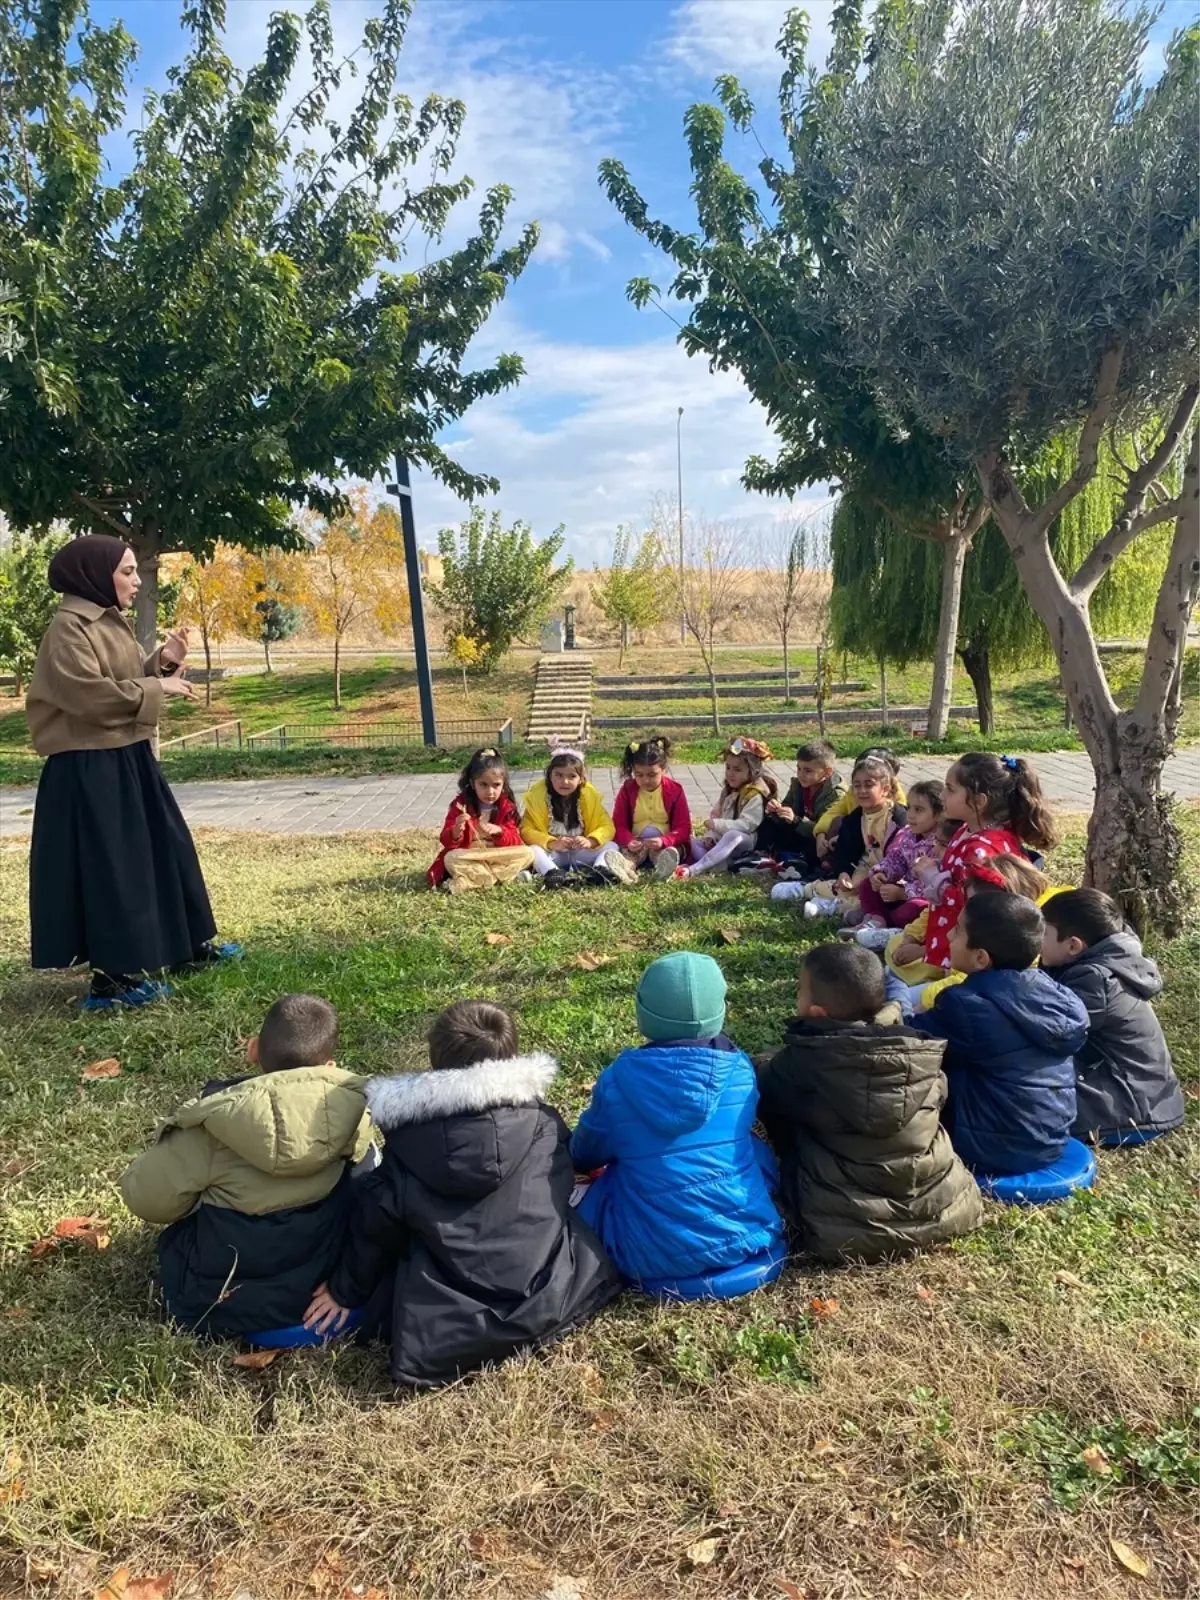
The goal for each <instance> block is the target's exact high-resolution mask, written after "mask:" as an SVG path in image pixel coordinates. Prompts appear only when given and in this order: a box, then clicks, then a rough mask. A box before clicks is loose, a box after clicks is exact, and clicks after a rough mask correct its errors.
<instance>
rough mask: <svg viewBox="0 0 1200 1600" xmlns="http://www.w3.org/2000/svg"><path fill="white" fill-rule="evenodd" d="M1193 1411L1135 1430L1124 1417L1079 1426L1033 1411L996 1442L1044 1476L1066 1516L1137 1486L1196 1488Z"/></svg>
mask: <svg viewBox="0 0 1200 1600" xmlns="http://www.w3.org/2000/svg"><path fill="white" fill-rule="evenodd" d="M1197 1417H1200V1408H1194V1409H1193V1411H1192V1415H1191V1417H1190V1418H1189V1419H1187V1420H1183V1419H1181V1420H1179V1421H1177V1422H1175V1423H1168V1424H1166V1425H1165V1426H1163V1425H1159V1426H1158V1427H1156V1428H1137V1427H1134V1426H1132V1425H1131V1424H1129V1423H1127V1422H1126V1421H1125V1420H1124V1419H1123V1418H1120V1417H1118V1418H1116V1419H1109V1418H1105V1419H1104V1420H1103V1421H1100V1422H1093V1423H1088V1424H1086V1425H1082V1426H1081V1425H1079V1424H1076V1423H1074V1422H1073V1421H1072V1420H1071V1418H1069V1417H1066V1416H1063V1415H1062V1413H1061V1412H1057V1411H1035V1412H1034V1413H1033V1415H1032V1416H1031V1417H1029V1418H1028V1419H1027V1420H1026V1421H1025V1423H1024V1424H1023V1425H1022V1426H1021V1427H1020V1428H1019V1429H1017V1430H1016V1431H1014V1432H1012V1433H1007V1434H1003V1435H1001V1439H1000V1443H1001V1444H1002V1445H1003V1446H1004V1448H1005V1449H1008V1450H1011V1451H1012V1452H1013V1453H1014V1454H1017V1455H1024V1456H1029V1457H1031V1458H1032V1459H1033V1460H1034V1461H1036V1462H1037V1463H1038V1464H1039V1466H1041V1467H1043V1468H1044V1469H1045V1471H1046V1475H1047V1478H1048V1479H1049V1483H1050V1493H1051V1495H1052V1497H1053V1499H1054V1503H1055V1504H1056V1505H1059V1506H1062V1507H1063V1509H1064V1510H1065V1511H1077V1510H1078V1509H1079V1507H1080V1505H1081V1504H1082V1503H1083V1502H1084V1501H1085V1500H1088V1499H1093V1498H1095V1497H1097V1496H1099V1495H1103V1494H1106V1493H1110V1492H1111V1491H1112V1490H1113V1489H1118V1488H1121V1487H1127V1486H1128V1485H1130V1484H1132V1483H1141V1484H1145V1485H1147V1486H1149V1487H1161V1488H1164V1489H1185V1490H1187V1489H1191V1490H1195V1489H1197V1488H1200V1442H1198V1439H1197V1428H1196V1419H1197Z"/></svg>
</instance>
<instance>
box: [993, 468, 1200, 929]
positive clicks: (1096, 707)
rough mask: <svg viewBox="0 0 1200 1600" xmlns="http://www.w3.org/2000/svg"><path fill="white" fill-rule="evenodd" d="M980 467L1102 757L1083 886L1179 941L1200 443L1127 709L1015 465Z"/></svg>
mask: <svg viewBox="0 0 1200 1600" xmlns="http://www.w3.org/2000/svg"><path fill="white" fill-rule="evenodd" d="M978 470H979V475H980V479H981V482H982V484H983V487H984V492H985V494H987V496H988V499H989V501H990V503H991V505H992V510H993V514H994V515H995V517H996V522H997V525H998V526H999V528H1000V531H1001V533H1002V534H1003V536H1004V539H1005V542H1006V544H1007V545H1008V547H1009V549H1010V550H1011V551H1012V554H1013V559H1014V561H1015V562H1016V565H1017V571H1018V573H1019V574H1020V578H1021V584H1022V587H1023V588H1024V590H1025V593H1026V595H1027V596H1028V597H1029V601H1030V604H1031V605H1032V606H1033V608H1034V610H1035V611H1036V612H1037V614H1038V616H1039V617H1040V618H1041V620H1042V622H1043V624H1044V625H1045V627H1046V631H1047V632H1048V633H1049V635H1050V639H1051V641H1052V643H1053V646H1054V653H1055V656H1056V658H1057V660H1058V665H1059V670H1060V672H1061V675H1062V682H1063V689H1064V691H1065V693H1066V696H1067V701H1068V704H1069V705H1070V707H1071V710H1072V712H1073V713H1074V717H1075V722H1076V725H1077V727H1078V729H1079V735H1080V738H1081V739H1082V740H1083V743H1084V745H1085V747H1086V749H1087V752H1088V755H1089V756H1090V757H1091V762H1092V768H1093V771H1094V773H1095V780H1096V791H1095V806H1094V809H1093V811H1092V814H1091V818H1090V820H1089V823H1088V844H1087V856H1086V859H1085V863H1084V883H1085V884H1086V885H1088V886H1089V887H1091V888H1096V889H1101V890H1103V891H1104V892H1105V893H1106V894H1110V895H1112V897H1113V898H1114V899H1115V900H1116V901H1117V902H1118V904H1119V905H1120V907H1121V909H1122V911H1123V913H1124V915H1125V916H1126V917H1127V918H1128V920H1129V921H1130V922H1131V923H1133V925H1134V926H1135V927H1136V928H1138V929H1139V931H1141V930H1143V929H1145V928H1146V927H1153V928H1154V929H1155V931H1156V932H1158V933H1159V934H1161V935H1163V936H1164V937H1166V938H1175V937H1177V936H1178V934H1179V932H1180V930H1181V928H1182V925H1183V921H1184V917H1185V914H1186V911H1187V897H1186V896H1185V894H1184V892H1183V890H1182V887H1181V884H1180V873H1179V865H1180V859H1181V848H1182V846H1181V840H1180V835H1179V829H1178V827H1177V826H1176V823H1175V821H1174V817H1173V816H1172V812H1171V803H1170V800H1169V799H1168V798H1167V797H1166V796H1164V795H1163V794H1162V792H1161V785H1162V771H1163V765H1164V763H1165V761H1166V758H1167V756H1168V754H1169V753H1170V749H1171V737H1170V734H1171V730H1170V727H1169V722H1168V714H1169V707H1170V704H1171V695H1172V690H1173V684H1174V681H1175V677H1174V675H1175V670H1176V663H1177V661H1179V660H1181V659H1182V652H1183V649H1184V645H1185V641H1186V635H1187V620H1188V617H1189V616H1190V614H1191V609H1192V606H1193V605H1194V603H1195V600H1196V593H1197V586H1198V584H1200V562H1198V561H1197V542H1198V540H1200V501H1198V496H1197V486H1198V479H1200V460H1198V455H1197V445H1196V443H1195V442H1193V446H1192V450H1191V454H1190V456H1189V460H1188V465H1187V468H1186V470H1185V473H1184V505H1183V509H1182V511H1181V513H1180V516H1179V519H1178V521H1177V523H1176V528H1175V538H1174V542H1173V544H1172V547H1171V555H1170V559H1169V560H1168V563H1167V569H1166V572H1165V574H1164V577H1163V582H1162V587H1161V588H1160V590H1159V596H1158V603H1157V607H1156V609H1155V616H1154V625H1153V627H1152V628H1151V632H1150V639H1149V642H1148V645H1147V651H1146V665H1145V668H1144V669H1143V674H1142V683H1141V687H1140V690H1139V692H1138V699H1137V703H1136V705H1135V706H1134V708H1133V709H1132V710H1130V711H1127V712H1121V711H1119V710H1118V707H1117V704H1116V702H1115V700H1114V699H1113V696H1112V691H1111V689H1110V688H1109V685H1108V680H1107V678H1106V677H1105V674H1104V668H1103V665H1102V663H1101V660H1100V652H1099V651H1098V650H1097V648H1096V641H1095V637H1094V635H1093V633H1092V628H1091V621H1090V618H1089V615H1088V608H1087V605H1086V603H1085V602H1083V601H1081V600H1079V599H1078V598H1077V597H1076V596H1075V595H1074V594H1073V593H1072V591H1071V589H1070V587H1069V585H1068V584H1067V583H1066V581H1065V580H1064V579H1063V576H1062V574H1061V573H1060V572H1059V571H1058V568H1057V567H1056V566H1055V564H1054V560H1053V557H1052V555H1051V553H1050V545H1049V540H1048V538H1047V535H1046V532H1045V530H1041V531H1039V529H1038V528H1037V527H1036V526H1035V525H1034V523H1035V515H1034V514H1033V513H1030V512H1029V511H1027V510H1026V509H1025V508H1024V506H1023V504H1022V502H1021V500H1020V496H1019V495H1018V493H1017V491H1016V489H1015V487H1014V485H1013V483H1012V479H1011V476H1010V474H1009V471H1008V467H1007V465H1006V463H1005V462H1004V461H1003V460H1000V459H998V458H996V457H984V458H982V459H981V460H980V462H979V463H978Z"/></svg>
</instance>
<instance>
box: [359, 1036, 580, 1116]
mask: <svg viewBox="0 0 1200 1600" xmlns="http://www.w3.org/2000/svg"><path fill="white" fill-rule="evenodd" d="M557 1072H558V1062H557V1061H555V1059H554V1057H553V1056H548V1055H542V1054H538V1055H532V1056H513V1057H511V1059H509V1060H507V1061H481V1062H479V1063H478V1064H477V1065H476V1066H473V1067H435V1068H433V1069H431V1070H430V1071H428V1072H403V1073H398V1074H397V1075H396V1076H395V1077H391V1078H371V1079H369V1080H368V1082H367V1105H368V1106H369V1107H370V1111H371V1115H372V1117H373V1118H374V1119H375V1123H376V1125H377V1126H378V1127H380V1128H382V1129H383V1130H384V1132H385V1133H386V1131H387V1130H388V1129H389V1128H400V1127H403V1126H404V1125H405V1124H406V1123H413V1122H432V1121H433V1120H434V1119H435V1118H437V1117H462V1116H475V1115H477V1114H478V1113H479V1112H481V1111H492V1110H494V1109H495V1108H496V1107H497V1106H533V1105H536V1104H537V1103H538V1101H539V1100H540V1099H541V1098H542V1096H543V1095H544V1094H545V1092H546V1090H547V1089H548V1088H549V1087H550V1084H551V1083H552V1082H553V1080H554V1077H555V1075H556V1073H557Z"/></svg>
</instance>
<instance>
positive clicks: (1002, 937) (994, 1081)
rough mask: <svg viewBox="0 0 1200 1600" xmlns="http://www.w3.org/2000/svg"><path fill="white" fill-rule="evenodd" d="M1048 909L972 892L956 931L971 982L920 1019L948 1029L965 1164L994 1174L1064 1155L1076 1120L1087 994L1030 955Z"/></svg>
mask: <svg viewBox="0 0 1200 1600" xmlns="http://www.w3.org/2000/svg"><path fill="white" fill-rule="evenodd" d="M1043 930H1044V924H1043V921H1042V913H1041V912H1040V911H1039V910H1038V908H1037V906H1035V905H1034V903H1033V901H1032V900H1026V899H1025V898H1024V896H1023V895H1015V894H980V895H975V896H974V898H972V899H970V900H968V901H967V903H966V905H965V906H964V907H963V910H962V914H961V915H960V917H959V919H958V923H957V924H956V926H955V928H954V931H953V933H952V934H951V938H950V964H951V966H952V967H953V968H954V970H955V971H956V972H964V973H966V975H967V976H966V981H965V982H964V983H958V984H954V985H953V986H952V987H950V988H948V989H944V990H943V991H942V993H941V994H939V995H938V997H937V1000H936V1002H935V1003H934V1007H933V1010H932V1011H929V1012H927V1013H926V1014H925V1016H924V1018H923V1019H922V1023H921V1026H922V1028H923V1029H924V1031H925V1032H926V1033H931V1034H933V1035H934V1037H935V1038H938V1039H945V1041H946V1058H945V1071H946V1080H947V1082H948V1084H949V1086H950V1098H949V1101H948V1103H947V1107H946V1122H947V1126H948V1127H949V1129H950V1133H951V1137H952V1138H953V1140H954V1148H955V1149H956V1150H957V1151H958V1153H959V1155H960V1156H962V1158H963V1160H964V1161H965V1162H966V1163H967V1165H968V1166H970V1167H974V1168H975V1170H976V1171H977V1172H985V1173H988V1174H990V1175H993V1176H1000V1175H1002V1174H1016V1173H1023V1172H1033V1171H1036V1170H1037V1169H1038V1168H1040V1167H1048V1166H1050V1164H1051V1163H1052V1162H1054V1161H1057V1160H1058V1158H1059V1156H1061V1155H1062V1153H1063V1150H1064V1149H1065V1148H1066V1144H1067V1140H1068V1139H1069V1138H1070V1136H1071V1125H1072V1123H1073V1122H1074V1120H1075V1060H1074V1057H1075V1052H1076V1051H1077V1050H1078V1049H1079V1048H1080V1046H1081V1045H1082V1044H1083V1042H1084V1040H1085V1039H1086V1038H1087V1026H1088V1016H1087V1011H1086V1010H1085V1009H1084V1007H1083V1004H1082V1003H1081V1002H1080V1001H1079V1000H1077V999H1076V997H1075V996H1074V995H1073V994H1072V993H1071V992H1070V990H1068V989H1065V988H1064V987H1063V986H1062V985H1061V984H1059V983H1056V982H1055V981H1054V979H1053V978H1052V977H1050V975H1049V974H1048V973H1046V972H1042V971H1040V970H1039V969H1038V968H1036V967H1035V966H1034V965H1033V963H1034V962H1035V961H1036V960H1037V958H1038V954H1039V952H1040V951H1041V948H1042V934H1043Z"/></svg>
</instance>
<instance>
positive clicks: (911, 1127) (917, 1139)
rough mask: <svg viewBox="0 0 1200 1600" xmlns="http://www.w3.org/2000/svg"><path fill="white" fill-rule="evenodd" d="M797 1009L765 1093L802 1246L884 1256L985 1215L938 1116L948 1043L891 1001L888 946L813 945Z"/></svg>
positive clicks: (840, 1256) (851, 1256)
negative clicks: (907, 1021) (881, 949)
mask: <svg viewBox="0 0 1200 1600" xmlns="http://www.w3.org/2000/svg"><path fill="white" fill-rule="evenodd" d="M796 1010H797V1016H796V1017H795V1018H794V1020H793V1021H791V1022H790V1023H789V1024H788V1027H787V1035H786V1039H785V1043H784V1046H783V1049H782V1050H780V1052H779V1053H778V1055H776V1056H773V1057H772V1058H771V1059H770V1060H769V1061H768V1062H766V1063H765V1064H764V1065H762V1066H761V1067H760V1068H759V1071H758V1092H759V1115H760V1116H761V1117H762V1120H763V1124H764V1126H765V1127H766V1130H767V1133H768V1135H769V1137H770V1140H771V1143H772V1145H773V1146H774V1147H775V1152H776V1154H777V1155H778V1157H779V1168H780V1194H781V1197H782V1200H783V1203H784V1206H785V1208H786V1210H788V1211H789V1212H790V1213H791V1214H792V1216H793V1218H794V1219H795V1221H796V1224H797V1227H798V1229H799V1234H800V1243H801V1246H802V1248H803V1249H805V1250H809V1251H811V1252H812V1253H813V1254H814V1255H818V1256H820V1257H821V1258H822V1259H823V1260H826V1261H838V1260H859V1261H877V1260H878V1259H879V1258H880V1257H881V1256H894V1255H904V1254H907V1253H909V1252H911V1251H913V1250H920V1249H923V1248H925V1247H927V1246H929V1245H933V1244H940V1243H942V1242H943V1241H944V1240H946V1239H956V1238H958V1237H960V1235H962V1234H964V1233H969V1232H970V1231H971V1230H972V1229H973V1228H975V1227H978V1225H979V1223H980V1221H981V1220H982V1217H983V1206H982V1203H981V1201H980V1198H979V1189H978V1187H977V1185H976V1183H975V1180H974V1179H973V1178H972V1177H971V1174H970V1173H969V1172H968V1171H967V1169H966V1168H965V1167H964V1166H963V1164H962V1162H961V1161H960V1160H959V1158H958V1157H957V1156H956V1155H955V1153H954V1148H953V1146H952V1145H951V1143H950V1136H949V1134H948V1133H947V1132H946V1130H945V1128H943V1127H942V1125H941V1122H940V1120H939V1119H940V1115H941V1109H942V1105H943V1103H944V1101H945V1099H946V1079H945V1077H944V1076H943V1073H942V1056H943V1054H944V1051H945V1046H944V1044H943V1043H942V1042H941V1040H934V1039H930V1038H929V1037H928V1036H927V1035H925V1034H923V1033H918V1032H917V1031H916V1029H915V1028H912V1027H908V1026H905V1025H904V1023H903V1021H902V1019H901V1015H900V1011H899V1008H898V1007H897V1006H895V1005H889V1004H886V1003H885V1001H884V995H883V969H882V967H881V966H880V965H879V962H878V961H877V960H876V958H875V957H874V956H873V955H871V954H870V952H869V951H867V950H863V949H859V948H858V947H857V946H855V945H849V946H847V945H834V944H823V945H818V946H817V947H816V948H815V949H813V950H810V951H809V952H808V954H807V955H806V956H805V958H804V962H803V965H802V966H801V968H800V992H799V998H798V1000H797V1005H796Z"/></svg>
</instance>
